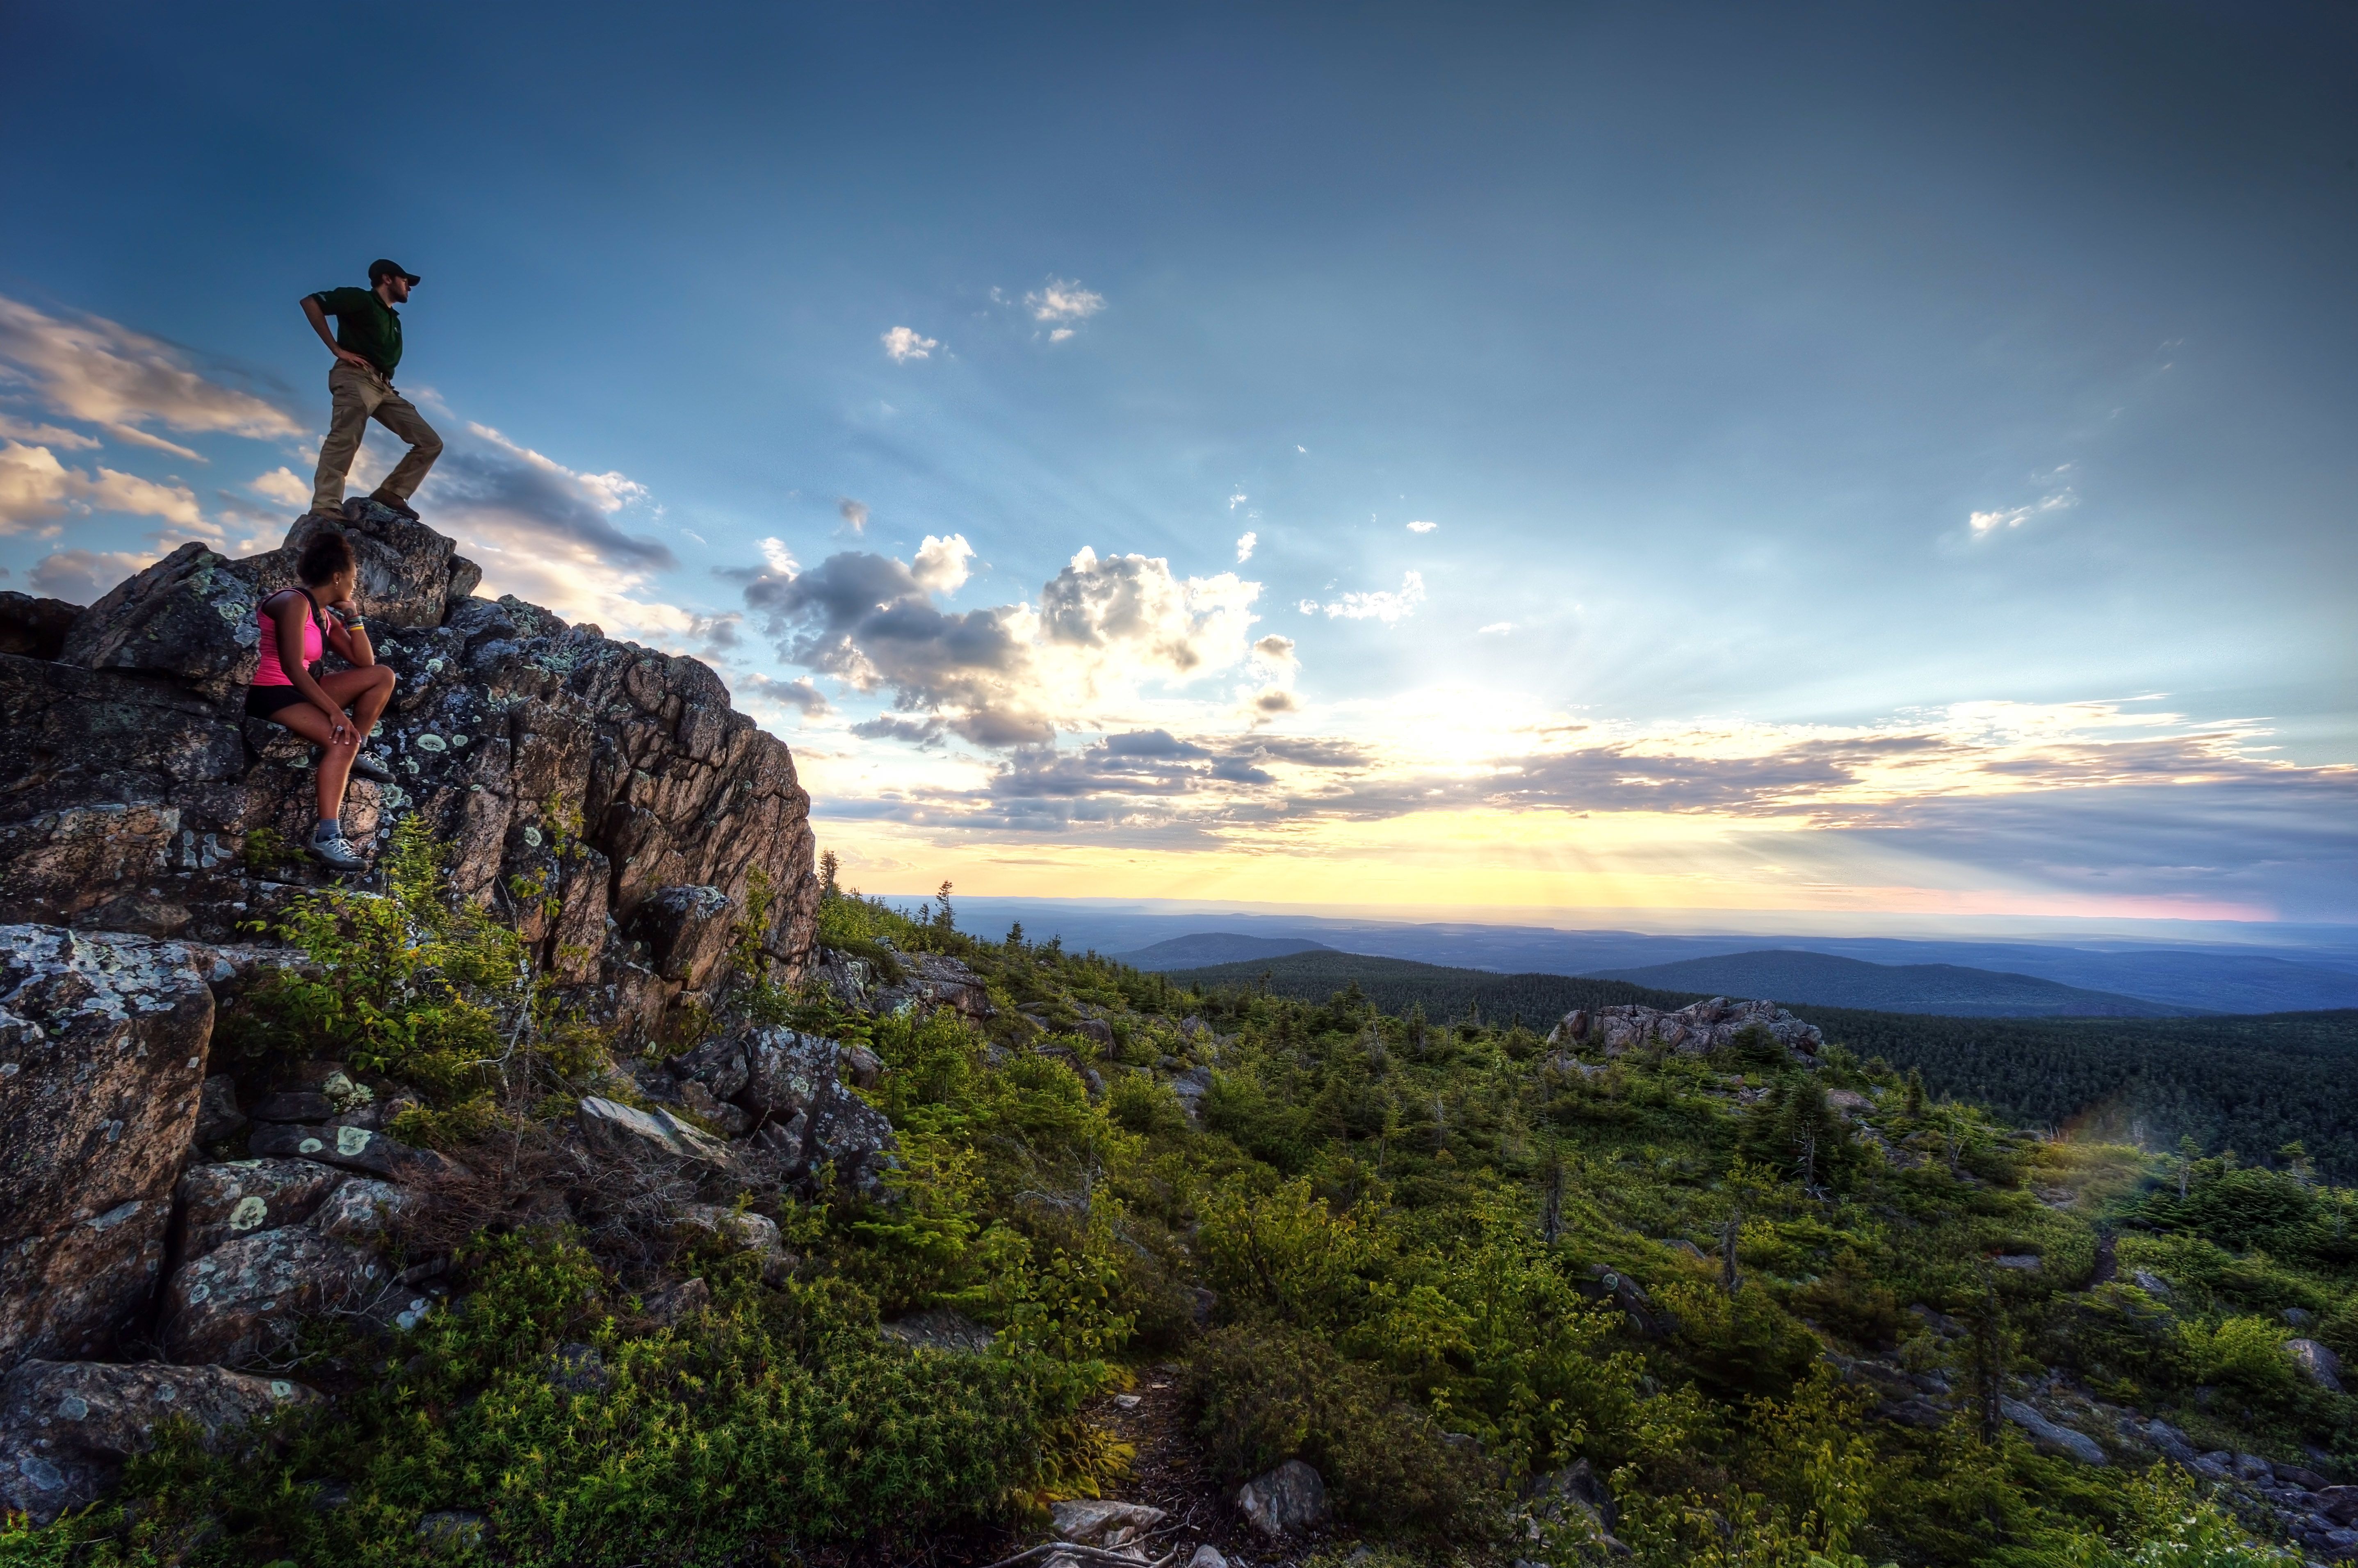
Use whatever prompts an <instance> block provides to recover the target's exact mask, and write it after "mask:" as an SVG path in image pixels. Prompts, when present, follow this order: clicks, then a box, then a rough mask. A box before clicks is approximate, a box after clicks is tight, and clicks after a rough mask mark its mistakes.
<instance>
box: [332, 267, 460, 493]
mask: <svg viewBox="0 0 2358 1568" xmlns="http://www.w3.org/2000/svg"><path fill="white" fill-rule="evenodd" d="M416 283H417V275H416V273H414V272H406V271H404V270H403V269H402V268H401V267H400V266H399V265H396V264H395V263H393V262H389V261H385V260H383V259H382V258H380V259H378V260H376V261H373V262H371V263H369V286H368V287H366V288H329V289H322V290H321V291H320V292H319V293H317V294H308V295H305V296H304V297H303V314H304V316H305V317H306V318H307V319H308V320H309V321H310V323H311V330H313V331H315V332H317V333H319V341H321V342H323V343H325V344H327V345H328V347H329V349H330V351H333V352H334V354H335V356H336V362H335V364H334V366H333V367H332V368H330V370H329V372H328V393H329V395H330V397H332V398H333V399H334V400H335V406H334V410H333V412H331V413H330V415H329V416H328V437H327V439H325V440H323V441H321V442H320V443H319V475H318V477H317V478H315V479H314V480H313V481H312V482H311V510H312V511H313V512H314V513H319V514H329V515H335V514H341V512H342V510H343V505H344V475H345V474H347V473H348V472H350V471H351V470H352V459H353V457H354V456H355V455H356V454H357V453H358V452H359V451H360V449H361V432H362V430H363V429H365V428H366V427H367V426H368V422H369V421H370V420H371V419H374V420H375V421H376V422H377V423H378V424H380V425H383V426H384V427H385V428H386V429H388V430H390V431H392V432H393V433H394V434H395V435H396V436H398V437H400V438H402V439H403V440H405V441H406V442H408V443H409V450H408V451H407V452H406V453H404V454H403V456H402V459H401V461H400V462H398V463H396V464H395V465H394V470H393V471H392V472H391V473H389V474H387V475H385V476H384V483H383V484H380V485H378V486H377V487H376V489H375V491H374V492H373V493H371V495H370V496H369V499H370V500H372V501H373V502H376V503H379V504H380V505H382V506H384V507H385V508H386V509H387V510H389V511H393V512H397V513H399V514H401V515H403V516H404V517H406V518H408V519H409V520H410V521H411V522H413V523H415V522H416V521H417V514H416V511H414V510H412V508H411V507H410V504H409V498H410V497H411V496H412V495H414V494H415V493H416V491H417V487H418V486H419V485H421V484H423V483H425V482H426V470H428V469H430V468H432V467H433V466H434V460H435V459H436V458H438V457H440V456H441V455H442V438H441V437H439V436H438V435H436V434H435V433H434V427H433V426H431V425H428V424H427V422H426V421H425V419H424V418H423V417H422V416H419V414H418V412H417V408H416V405H415V404H413V403H411V402H410V401H409V399H407V398H406V397H404V396H402V395H401V394H399V393H398V392H395V390H394V389H393V371H394V367H395V365H398V364H399V363H400V362H401V315H400V313H399V312H398V311H396V310H395V309H394V307H395V306H396V305H400V304H403V303H406V301H407V300H408V298H409V291H410V289H411V288H412V287H415V286H416ZM330 316H333V317H334V318H335V319H336V331H335V335H334V336H333V337H330V336H329V335H328V318H329V317H330Z"/></svg>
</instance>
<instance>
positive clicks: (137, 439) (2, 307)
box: [0, 297, 303, 461]
mask: <svg viewBox="0 0 2358 1568" xmlns="http://www.w3.org/2000/svg"><path fill="white" fill-rule="evenodd" d="M0 380H5V381H9V382H14V383H18V384H23V385H25V386H27V387H28V388H29V389H30V391H31V393H32V395H34V396H35V397H37V398H38V400H39V401H40V402H41V403H42V404H43V405H44V406H47V407H48V408H49V410H50V411H51V412H52V413H55V414H59V415H63V416H65V417H67V418H69V419H78V420H81V422H83V423H84V424H89V425H95V426H97V427H99V428H101V429H103V430H104V431H106V432H108V433H109V434H110V435H112V436H114V438H116V439H118V440H122V441H127V442H130V443H132V444H134V445H136V446H143V447H152V448H154V449H157V450H158V451H165V452H170V453H172V454H173V455H174V456H176V457H181V458H187V459H191V460H197V461H202V459H200V458H199V457H198V456H197V454H196V453H195V452H194V451H192V450H190V449H189V448H187V447H184V446H181V445H179V444H178V443H177V442H173V441H168V440H166V439H165V438H162V437H161V436H158V435H156V434H155V433H154V432H153V431H151V430H148V429H147V428H146V427H147V426H149V425H161V426H163V427H166V428H168V429H171V430H178V431H184V432H189V433H194V434H205V435H213V434H220V435H233V436H248V437H254V438H260V439H281V438H292V437H297V436H300V435H301V434H303V429H302V427H301V426H299V425H297V423H296V422H295V420H294V418H293V417H292V416H289V415H288V414H287V411H286V410H284V409H282V408H280V407H278V406H276V404H274V403H271V402H269V401H267V400H265V399H264V398H261V397H257V396H255V395H254V394H252V393H249V392H243V391H240V390H238V389H237V388H235V387H231V386H224V385H222V384H221V383H220V382H218V381H216V380H213V379H211V378H210V377H208V376H207V375H206V374H204V373H202V372H201V371H200V370H198V369H197V368H196V367H195V366H194V365H193V364H192V363H191V362H190V356H189V353H188V352H187V351H185V350H183V349H180V348H178V347H177V346H175V345H173V344H171V343H168V342H166V341H163V340H162V339H160V338H153V337H149V336H148V335H147V334H146V333H144V332H136V331H134V330H131V329H130V328H128V327H125V326H123V325H121V324H120V323H118V322H114V321H109V320H106V319H103V318H102V317H97V316H72V317H64V316H51V315H49V314H47V313H46V312H44V311H40V310H37V309H35V308H32V307H31V306H29V305H26V304H23V303H21V302H19V301H17V300H14V299H10V298H6V297H0ZM83 439H87V438H73V439H70V440H67V441H64V442H59V443H56V444H58V445H61V446H66V447H69V448H71V447H74V446H77V445H79V444H80V441H81V440H83Z"/></svg>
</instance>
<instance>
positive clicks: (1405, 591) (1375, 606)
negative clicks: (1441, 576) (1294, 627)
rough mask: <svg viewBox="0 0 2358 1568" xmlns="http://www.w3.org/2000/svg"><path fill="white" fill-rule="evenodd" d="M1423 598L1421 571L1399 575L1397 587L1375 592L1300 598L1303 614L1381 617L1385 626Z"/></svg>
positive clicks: (1409, 612)
mask: <svg viewBox="0 0 2358 1568" xmlns="http://www.w3.org/2000/svg"><path fill="white" fill-rule="evenodd" d="M1423 602H1424V574H1423V573H1422V572H1410V573H1407V574H1406V575H1405V576H1403V577H1402V578H1401V585H1400V587H1398V588H1397V589H1383V590H1382V591H1380V592H1375V593H1347V594H1344V595H1343V596H1342V597H1341V598H1339V599H1332V600H1327V601H1326V602H1325V604H1320V603H1318V602H1317V601H1315V600H1308V599H1305V600H1303V601H1302V612H1303V614H1305V615H1311V614H1318V613H1324V614H1325V617H1326V618H1327V619H1328V620H1330V621H1380V622H1383V623H1384V624H1385V625H1387V626H1391V625H1396V624H1398V623H1399V622H1401V621H1404V620H1406V619H1407V618H1408V617H1410V616H1411V615H1413V614H1415V613H1416V607H1417V606H1418V605H1420V604H1422V603H1423Z"/></svg>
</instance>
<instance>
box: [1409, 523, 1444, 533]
mask: <svg viewBox="0 0 2358 1568" xmlns="http://www.w3.org/2000/svg"><path fill="white" fill-rule="evenodd" d="M1440 526H1441V524H1438V523H1412V524H1409V525H1408V531H1409V532H1410V533H1412V534H1430V533H1432V532H1433V530H1434V529H1435V528H1438V527H1440Z"/></svg>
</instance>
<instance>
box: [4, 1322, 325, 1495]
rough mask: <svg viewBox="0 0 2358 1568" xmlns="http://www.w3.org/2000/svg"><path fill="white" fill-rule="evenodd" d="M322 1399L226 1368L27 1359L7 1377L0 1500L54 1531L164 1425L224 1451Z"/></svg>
mask: <svg viewBox="0 0 2358 1568" xmlns="http://www.w3.org/2000/svg"><path fill="white" fill-rule="evenodd" d="M318 1398H319V1396H318V1395H317V1394H315V1393H313V1392H312V1391H311V1390H309V1389H307V1388H305V1387H304V1386H303V1385H302V1384H300V1383H296V1382H290V1381H288V1380H287V1379H276V1378H249V1377H246V1376H243V1374H240V1373H236V1372H225V1371H223V1370H222V1368H219V1367H168V1366H163V1365H161V1364H158V1363H156V1362H141V1363H135V1364H132V1365H128V1366H123V1365H101V1364H95V1363H91V1362H81V1361H39V1360H35V1361H27V1362H25V1363H23V1364H22V1365H20V1366H18V1367H17V1368H16V1369H15V1370H14V1371H12V1372H10V1373H9V1374H8V1375H7V1376H6V1377H5V1378H0V1502H5V1504H6V1506H7V1507H9V1508H11V1509H21V1510H23V1511H24V1512H26V1513H27V1514H29V1515H31V1516H32V1521H33V1523H35V1524H37V1525H41V1524H48V1523H49V1522H50V1521H51V1520H52V1519H56V1518H57V1517H58V1515H59V1514H60V1513H62V1512H64V1511H65V1510H67V1509H78V1508H81V1507H84V1506H86V1505H87V1504H89V1503H92V1502H94V1501H96V1500H97V1499H98V1498H100V1497H102V1496H103V1495H104V1494H105V1493H106V1492H107V1491H108V1490H109V1489H111V1488H112V1487H114V1483H115V1481H116V1479H117V1477H118V1476H120V1475H121V1473H122V1467H123V1464H124V1461H125V1460H127V1459H129V1458H131V1457H132V1456H134V1455H135V1454H143V1453H145V1452H146V1450H147V1449H148V1447H149V1446H150V1445H151V1444H152V1443H153V1441H154V1438H153V1433H154V1431H155V1427H156V1425H157V1422H162V1421H164V1420H166V1419H168V1418H169V1417H173V1416H180V1417H185V1418H187V1419H189V1420H191V1421H193V1422H196V1423H197V1425H198V1427H199V1428H200V1430H201V1431H202V1433H204V1437H205V1442H206V1446H207V1447H209V1448H211V1449H213V1450H214V1451H215V1452H217V1453H218V1452H221V1451H222V1450H223V1449H224V1448H226V1447H228V1446H229V1445H231V1444H233V1442H234V1441H235V1440H236V1438H237V1437H238V1436H239V1434H240V1432H241V1429H243V1428H244V1427H245V1426H246V1425H247V1424H248V1423H249V1422H254V1421H255V1420H257V1419H258V1418H260V1417H263V1416H265V1415H269V1414H272V1413H273V1412H275V1411H280V1410H284V1409H287V1408H289V1407H291V1406H295V1405H300V1404H308V1403H310V1402H312V1401H314V1400H317V1399H318Z"/></svg>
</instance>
